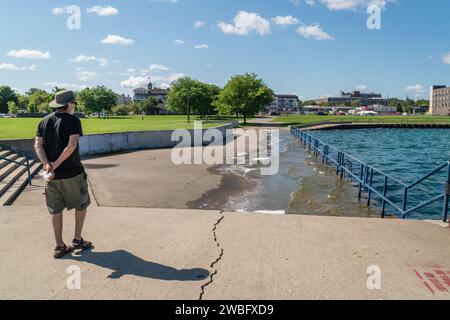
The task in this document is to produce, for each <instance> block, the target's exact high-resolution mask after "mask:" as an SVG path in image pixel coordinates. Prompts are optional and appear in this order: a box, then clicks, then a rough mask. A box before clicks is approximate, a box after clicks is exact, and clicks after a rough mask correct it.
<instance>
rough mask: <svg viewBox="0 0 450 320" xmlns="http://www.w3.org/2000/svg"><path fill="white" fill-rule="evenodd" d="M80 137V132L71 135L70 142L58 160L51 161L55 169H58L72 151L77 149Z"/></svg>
mask: <svg viewBox="0 0 450 320" xmlns="http://www.w3.org/2000/svg"><path fill="white" fill-rule="evenodd" d="M79 139H80V135H79V134H74V135H71V136H70V139H69V144H68V145H67V147H66V148H65V149H64V150H63V152H62V153H61V155H60V156H59V158H58V160H56V161H55V162H52V163H51V166H52V167H53V170H56V169H57V168H58V167H59V166H60V165H61V164H62V163H63V162H64V161H66V160H67V159H68V158H69V157H70V156H71V155H72V153H73V152H74V151H75V150H76V149H77V145H78V140H79Z"/></svg>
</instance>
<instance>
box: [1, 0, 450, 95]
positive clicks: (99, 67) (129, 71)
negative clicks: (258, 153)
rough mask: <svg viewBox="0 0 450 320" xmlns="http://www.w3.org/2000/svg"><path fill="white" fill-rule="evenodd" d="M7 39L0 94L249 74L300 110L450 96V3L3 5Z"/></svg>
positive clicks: (36, 0)
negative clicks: (343, 98)
mask: <svg viewBox="0 0 450 320" xmlns="http://www.w3.org/2000/svg"><path fill="white" fill-rule="evenodd" d="M369 6H370V9H371V10H372V11H371V12H370V14H368V13H367V9H368V7H369ZM378 13H379V15H378ZM378 18H379V19H378ZM368 20H369V25H370V26H371V27H370V28H369V27H368ZM378 21H379V22H380V23H379V24H377V22H378ZM0 30H1V31H0V32H1V37H0V39H1V41H0V85H9V86H11V87H12V88H14V89H15V90H17V91H18V92H21V93H23V92H25V91H27V90H28V89H29V88H31V87H36V88H42V89H45V90H51V89H52V88H53V87H54V86H59V87H64V88H67V89H74V90H80V89H82V88H85V87H91V86H96V85H105V86H107V87H109V88H111V89H113V90H115V91H116V92H118V93H124V94H130V95H131V94H132V89H133V88H135V87H138V86H145V83H147V82H148V79H150V80H151V81H152V82H153V83H154V84H155V85H157V86H160V87H168V86H170V82H171V81H173V80H176V79H177V78H179V77H182V76H190V77H193V78H195V79H199V80H202V81H205V82H208V83H215V84H217V85H219V86H224V85H225V84H226V82H227V80H228V79H229V78H230V77H232V76H233V75H236V74H242V73H246V72H249V73H256V74H258V76H260V77H261V78H263V79H264V81H265V82H266V83H267V85H269V86H270V87H271V88H272V89H273V90H274V91H275V92H276V93H284V94H297V95H299V96H300V98H301V99H309V98H318V97H323V96H332V95H336V94H339V93H340V91H341V90H345V91H352V90H361V91H365V92H380V93H382V94H383V96H386V97H399V98H405V97H407V96H408V97H410V98H421V97H425V98H427V97H428V88H429V87H430V86H431V85H437V84H440V85H446V84H450V80H449V75H450V41H449V34H450V32H449V31H450V1H448V0H132V1H130V0H106V1H103V0H98V1H97V0H96V1H94V0H69V1H62V0H2V1H1V3H0Z"/></svg>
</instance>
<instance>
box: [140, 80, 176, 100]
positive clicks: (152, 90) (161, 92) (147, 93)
mask: <svg viewBox="0 0 450 320" xmlns="http://www.w3.org/2000/svg"><path fill="white" fill-rule="evenodd" d="M169 91H170V90H169V89H161V88H156V87H153V84H152V83H151V82H150V83H149V84H148V87H147V89H145V88H137V89H134V90H133V93H134V97H133V101H143V100H147V99H148V98H150V97H154V98H156V99H157V100H158V101H159V103H162V104H166V103H167V95H168V94H169Z"/></svg>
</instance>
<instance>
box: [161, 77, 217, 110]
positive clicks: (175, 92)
mask: <svg viewBox="0 0 450 320" xmlns="http://www.w3.org/2000/svg"><path fill="white" fill-rule="evenodd" d="M219 92H220V88H219V87H218V86H216V85H213V84H207V83H204V82H201V81H199V80H195V79H192V78H190V77H183V78H180V79H178V80H176V81H174V82H172V86H171V90H170V92H169V95H168V98H167V101H168V106H169V110H170V111H172V112H175V113H179V114H187V113H188V112H190V113H192V114H198V115H202V116H204V115H207V114H210V113H211V112H212V111H213V110H214V106H213V102H214V101H215V100H216V98H217V95H218V94H219Z"/></svg>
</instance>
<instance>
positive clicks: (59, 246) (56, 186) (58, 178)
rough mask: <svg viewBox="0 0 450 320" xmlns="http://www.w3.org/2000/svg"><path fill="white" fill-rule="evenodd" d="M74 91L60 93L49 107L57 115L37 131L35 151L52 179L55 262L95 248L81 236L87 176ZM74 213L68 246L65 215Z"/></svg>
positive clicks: (48, 196)
mask: <svg viewBox="0 0 450 320" xmlns="http://www.w3.org/2000/svg"><path fill="white" fill-rule="evenodd" d="M76 105H77V103H76V101H75V95H74V93H73V92H72V91H68V90H64V91H61V92H58V93H57V94H56V96H55V100H53V101H52V102H50V104H49V106H50V107H51V108H52V109H54V110H55V112H54V113H52V114H50V115H49V116H47V117H46V118H44V119H43V120H42V121H41V122H40V124H39V127H38V129H37V134H36V142H35V150H36V153H37V155H38V157H39V160H40V161H41V162H42V164H43V166H44V171H45V172H46V173H47V174H48V175H49V176H50V178H49V179H48V181H47V182H46V184H45V199H46V202H47V207H48V210H49V212H50V214H51V215H52V224H53V230H54V233H55V239H56V248H55V251H54V257H55V259H59V258H62V257H63V256H64V255H66V254H68V253H71V252H72V251H73V250H74V249H89V248H92V243H91V242H89V241H84V239H83V238H82V236H81V233H82V230H83V225H84V220H85V218H86V213H87V208H88V207H89V205H90V203H91V200H90V197H89V191H88V185H87V176H86V173H85V171H84V168H83V165H82V164H81V160H80V153H79V145H78V140H79V138H80V136H82V135H83V131H82V128H81V121H80V119H78V118H77V117H75V116H74V115H73V113H74V112H75V108H76ZM64 209H67V210H73V209H75V237H74V239H73V242H72V246H67V245H66V244H65V243H64V241H63V237H62V231H63V211H64Z"/></svg>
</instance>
